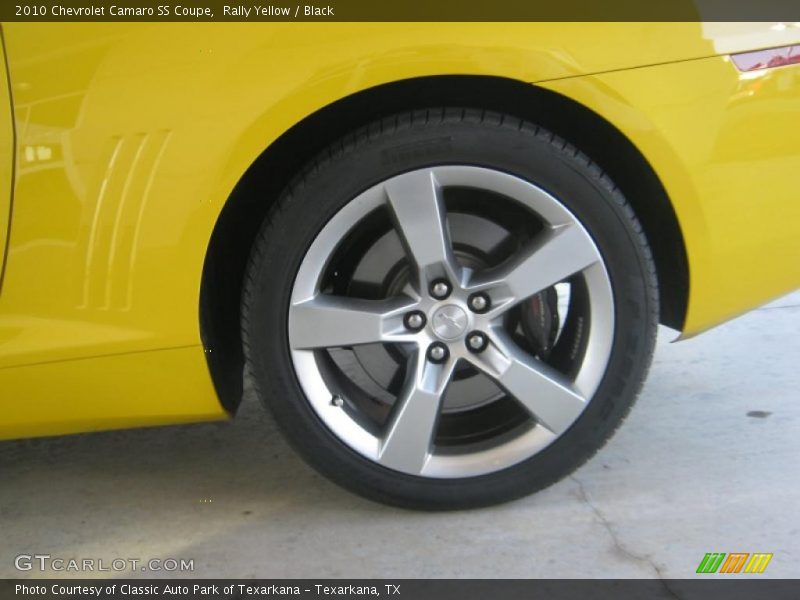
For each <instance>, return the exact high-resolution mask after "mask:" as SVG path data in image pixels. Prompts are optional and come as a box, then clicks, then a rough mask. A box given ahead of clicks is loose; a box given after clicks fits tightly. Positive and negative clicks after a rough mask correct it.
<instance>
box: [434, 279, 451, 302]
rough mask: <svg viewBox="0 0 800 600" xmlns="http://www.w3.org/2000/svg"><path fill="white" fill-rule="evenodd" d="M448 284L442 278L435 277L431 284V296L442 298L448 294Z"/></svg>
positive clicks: (449, 289) (449, 288)
mask: <svg viewBox="0 0 800 600" xmlns="http://www.w3.org/2000/svg"><path fill="white" fill-rule="evenodd" d="M451 289H452V288H451V287H450V284H449V283H448V282H447V281H445V280H444V279H437V280H436V281H434V282H433V283H432V284H431V296H433V297H434V298H436V299H437V300H444V299H445V298H447V297H448V296H449V295H450V291H451Z"/></svg>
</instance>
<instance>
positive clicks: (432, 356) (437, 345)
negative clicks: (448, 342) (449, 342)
mask: <svg viewBox="0 0 800 600" xmlns="http://www.w3.org/2000/svg"><path fill="white" fill-rule="evenodd" d="M449 354H450V352H449V351H448V350H447V346H445V345H444V344H442V343H441V342H434V343H432V344H431V345H430V346H428V360H429V361H431V362H432V363H437V364H438V363H443V362H444V361H446V360H447V357H448V355H449Z"/></svg>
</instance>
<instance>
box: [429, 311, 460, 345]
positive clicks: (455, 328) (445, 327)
mask: <svg viewBox="0 0 800 600" xmlns="http://www.w3.org/2000/svg"><path fill="white" fill-rule="evenodd" d="M468 321H469V318H468V317H467V313H466V311H465V310H464V309H463V308H461V307H460V306H456V305H455V304H448V305H446V306H442V307H441V308H440V309H438V310H437V311H436V312H435V313H433V318H432V319H431V327H433V331H434V333H435V334H436V335H437V336H439V337H440V338H442V339H443V340H454V339H456V338H457V337H459V336H461V335H464V333H465V332H466V330H467V322H468Z"/></svg>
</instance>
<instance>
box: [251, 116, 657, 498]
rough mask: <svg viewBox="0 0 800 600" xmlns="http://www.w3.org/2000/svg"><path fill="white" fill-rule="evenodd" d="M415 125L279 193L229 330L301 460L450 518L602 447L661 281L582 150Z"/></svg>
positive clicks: (509, 126) (640, 366)
mask: <svg viewBox="0 0 800 600" xmlns="http://www.w3.org/2000/svg"><path fill="white" fill-rule="evenodd" d="M431 114H432V113H431V112H430V111H428V112H426V113H425V118H424V119H422V118H417V119H416V120H415V117H414V114H409V115H405V116H399V117H397V118H396V119H390V120H389V121H386V122H383V123H381V124H380V126H375V127H373V128H371V129H369V131H370V132H371V133H370V135H366V134H364V135H355V136H353V138H352V142H351V144H350V145H347V144H344V145H342V146H340V147H337V149H335V150H332V151H331V152H329V153H326V154H325V155H324V156H325V158H323V159H320V161H319V162H316V163H313V164H312V165H311V167H310V168H309V169H308V170H307V171H306V172H305V174H304V175H303V176H302V177H300V178H299V179H298V180H297V182H296V183H295V185H294V186H293V187H291V188H289V189H287V190H286V192H285V193H284V195H283V196H282V198H281V199H280V200H279V201H278V204H277V205H276V207H275V209H274V210H273V211H272V212H271V213H270V217H269V218H268V219H267V221H266V222H265V224H264V228H263V230H262V233H261V235H260V236H259V238H258V241H257V244H256V246H255V248H254V250H253V255H252V258H251V263H250V267H249V270H248V283H247V286H246V289H245V293H244V300H243V322H242V324H243V333H244V337H245V352H246V356H247V361H248V369H249V372H250V373H251V374H252V375H253V377H254V382H255V384H256V387H257V390H258V392H259V394H260V396H261V397H262V399H263V401H264V402H265V403H266V404H267V405H268V406H269V407H270V408H271V410H272V411H273V413H274V414H275V416H276V418H277V420H278V423H279V424H280V425H281V428H282V430H283V431H284V432H285V433H286V434H287V436H288V438H289V440H290V441H291V442H292V443H293V445H294V446H295V447H296V448H297V449H298V450H299V451H300V452H301V453H302V454H303V455H304V457H305V458H306V459H307V460H308V461H309V462H310V463H311V464H312V465H314V466H315V467H316V468H318V469H319V470H320V471H322V472H323V473H325V474H326V475H328V476H329V477H331V478H333V479H335V480H336V481H338V482H340V483H342V484H343V485H345V486H347V487H349V488H351V489H353V490H355V491H357V492H359V493H362V494H364V495H367V496H370V497H372V498H376V499H378V500H382V501H387V502H393V503H398V504H402V505H405V506H419V507H426V508H453V507H460V506H476V505H483V504H488V503H492V502H497V501H501V500H507V499H510V498H513V497H517V496H519V495H522V494H525V493H528V492H530V491H533V490H535V489H538V488H540V487H542V486H544V485H548V484H549V483H552V482H553V481H555V480H557V479H558V478H560V477H562V476H563V475H565V474H566V473H568V472H569V471H570V470H572V469H574V468H575V467H576V466H578V465H579V464H580V463H581V462H582V461H583V460H585V459H586V458H588V456H590V455H591V453H592V452H594V451H595V450H596V449H597V448H598V447H599V446H600V445H601V444H602V443H603V441H604V440H605V439H606V438H607V437H608V436H609V435H610V434H611V432H612V431H613V429H614V428H615V427H616V425H617V424H618V423H619V421H620V420H621V419H622V418H623V417H624V415H625V414H626V412H627V410H628V409H629V407H630V405H631V404H632V402H633V399H634V397H635V394H636V391H637V389H638V387H639V385H640V383H641V381H642V379H643V377H644V374H645V372H646V370H647V366H648V364H649V359H650V355H651V352H652V347H653V341H654V332H655V331H654V330H655V324H656V311H657V308H658V307H657V300H656V292H657V288H656V284H655V280H654V278H653V269H652V260H651V258H650V255H649V250H648V249H647V245H646V241H645V240H644V237H643V236H642V235H641V233H640V229H639V227H638V224H637V223H636V220H635V217H634V216H633V213H632V211H630V209H629V208H628V207H627V205H626V204H625V200H624V198H623V197H622V195H621V194H620V192H619V190H617V189H616V188H615V187H614V186H613V184H612V183H611V182H610V180H609V179H608V178H607V176H606V175H605V174H604V173H603V172H602V171H600V170H599V169H598V168H597V167H596V166H594V165H593V164H592V163H591V162H590V161H589V160H588V159H587V158H586V157H585V156H583V155H581V154H580V153H579V152H577V151H575V150H574V149H573V148H571V147H569V146H568V145H566V144H564V143H563V142H561V141H560V140H559V139H558V138H555V137H553V136H552V135H551V134H549V133H547V132H545V131H544V130H541V129H539V128H535V127H532V126H529V125H527V124H525V123H523V122H520V121H515V120H513V119H511V118H509V117H504V118H502V119H499V118H498V119H496V120H493V121H491V122H487V114H489V113H482V112H480V113H476V112H474V111H468V110H461V109H458V110H453V111H449V110H448V109H442V110H441V113H440V117H439V118H438V119H432V118H431ZM404 119H406V120H404Z"/></svg>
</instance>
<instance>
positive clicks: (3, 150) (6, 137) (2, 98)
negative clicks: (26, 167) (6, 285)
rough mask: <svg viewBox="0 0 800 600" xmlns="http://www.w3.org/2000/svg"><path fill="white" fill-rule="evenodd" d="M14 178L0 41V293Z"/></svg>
mask: <svg viewBox="0 0 800 600" xmlns="http://www.w3.org/2000/svg"><path fill="white" fill-rule="evenodd" d="M13 178H14V122H13V119H12V117H11V90H10V89H9V87H8V73H7V72H6V55H5V49H4V48H3V44H2V43H0V293H2V282H3V270H4V269H3V268H4V266H5V258H6V241H7V240H8V228H9V219H10V218H11V196H12V185H13Z"/></svg>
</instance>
